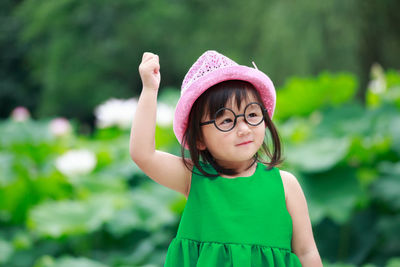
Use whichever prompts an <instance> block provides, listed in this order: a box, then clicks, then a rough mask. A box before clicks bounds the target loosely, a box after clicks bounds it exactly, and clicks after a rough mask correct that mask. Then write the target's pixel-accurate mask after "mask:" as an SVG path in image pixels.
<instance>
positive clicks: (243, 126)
mask: <svg viewBox="0 0 400 267" xmlns="http://www.w3.org/2000/svg"><path fill="white" fill-rule="evenodd" d="M236 124H237V125H236V127H237V134H238V135H239V136H243V135H246V134H248V133H249V132H250V125H248V124H247V122H246V121H245V120H244V119H240V120H237V121H236Z"/></svg>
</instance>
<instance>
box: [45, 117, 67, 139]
mask: <svg viewBox="0 0 400 267" xmlns="http://www.w3.org/2000/svg"><path fill="white" fill-rule="evenodd" d="M71 129H72V127H71V124H70V123H69V120H67V119H66V118H55V119H53V120H51V122H50V124H49V130H50V132H51V133H52V134H53V135H55V136H64V135H68V134H69V133H71Z"/></svg>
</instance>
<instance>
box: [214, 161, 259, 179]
mask: <svg viewBox="0 0 400 267" xmlns="http://www.w3.org/2000/svg"><path fill="white" fill-rule="evenodd" d="M255 164H256V168H255V169H254V172H253V173H252V174H250V175H249V176H237V177H232V178H226V177H222V176H221V175H218V176H217V177H216V179H220V180H246V179H251V178H252V177H253V176H254V175H255V174H256V173H257V171H258V170H259V169H260V168H261V167H262V166H260V165H262V164H261V163H260V162H256V163H255Z"/></svg>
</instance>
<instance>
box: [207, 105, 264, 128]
mask: <svg viewBox="0 0 400 267" xmlns="http://www.w3.org/2000/svg"><path fill="white" fill-rule="evenodd" d="M266 111H267V110H266V109H264V108H263V107H262V106H261V104H259V103H257V102H251V103H249V104H247V105H246V107H245V108H244V113H243V114H239V115H236V114H235V112H233V110H232V109H230V108H225V107H224V108H221V109H219V110H218V111H217V112H216V113H215V116H214V119H213V120H210V121H206V122H201V123H200V126H204V125H208V124H211V123H214V125H215V127H216V128H217V129H218V130H220V131H221V132H229V131H230V130H232V129H233V128H235V126H236V121H237V118H238V117H243V118H244V120H245V122H246V123H247V124H249V125H251V126H257V125H259V124H260V123H262V122H263V120H264V114H265V112H266Z"/></svg>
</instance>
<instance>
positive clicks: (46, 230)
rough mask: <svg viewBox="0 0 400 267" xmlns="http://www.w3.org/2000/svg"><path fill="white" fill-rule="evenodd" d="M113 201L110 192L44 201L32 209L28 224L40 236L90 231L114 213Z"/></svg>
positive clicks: (56, 235) (56, 236)
mask: <svg viewBox="0 0 400 267" xmlns="http://www.w3.org/2000/svg"><path fill="white" fill-rule="evenodd" d="M113 201H114V198H113V197H112V196H108V195H97V196H94V197H91V198H90V199H88V200H86V201H72V200H67V201H59V202H46V203H43V204H40V205H38V206H36V207H34V208H33V209H32V210H31V212H30V215H29V219H28V227H29V228H30V229H31V230H32V231H34V232H36V233H37V234H39V235H40V236H43V237H46V236H48V237H54V238H58V237H61V236H63V235H76V234H84V233H90V232H93V231H95V230H97V229H99V228H100V227H101V226H102V224H103V223H104V222H106V221H108V220H109V219H110V218H111V217H112V216H113V213H114V207H113V205H114V204H113Z"/></svg>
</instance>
